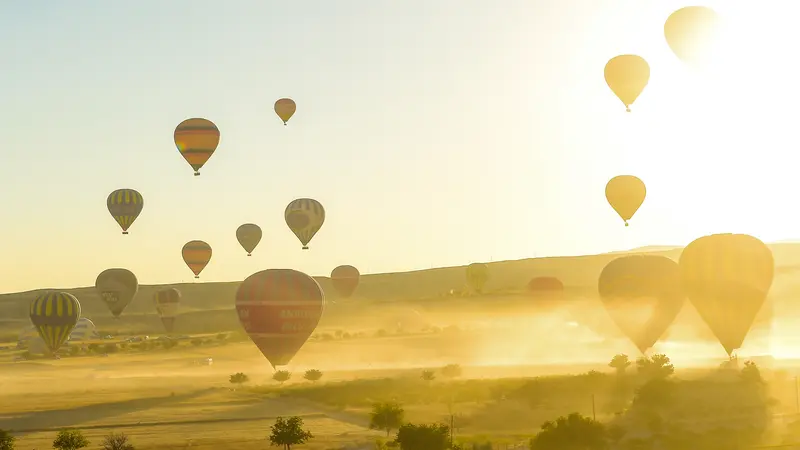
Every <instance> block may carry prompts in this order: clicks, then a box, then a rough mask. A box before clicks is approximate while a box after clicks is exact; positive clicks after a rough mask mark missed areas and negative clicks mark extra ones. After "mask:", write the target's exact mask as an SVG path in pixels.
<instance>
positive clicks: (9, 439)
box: [0, 430, 17, 450]
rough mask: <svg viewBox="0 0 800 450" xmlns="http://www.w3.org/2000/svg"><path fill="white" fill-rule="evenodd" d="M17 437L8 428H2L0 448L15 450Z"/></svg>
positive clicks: (2, 449)
mask: <svg viewBox="0 0 800 450" xmlns="http://www.w3.org/2000/svg"><path fill="white" fill-rule="evenodd" d="M16 440H17V438H15V437H14V436H12V435H11V433H9V432H8V431H6V430H0V450H14V441H16Z"/></svg>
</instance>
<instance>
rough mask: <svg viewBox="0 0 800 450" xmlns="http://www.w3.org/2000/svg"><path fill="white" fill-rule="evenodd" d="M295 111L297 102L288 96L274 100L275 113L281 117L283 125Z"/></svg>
mask: <svg viewBox="0 0 800 450" xmlns="http://www.w3.org/2000/svg"><path fill="white" fill-rule="evenodd" d="M295 111H297V104H296V103H295V102H294V100H292V99H290V98H282V99H280V100H278V101H277V102H275V114H277V115H278V117H280V118H281V120H282V121H283V124H284V125H286V122H288V121H289V119H291V118H292V116H293V115H294V113H295Z"/></svg>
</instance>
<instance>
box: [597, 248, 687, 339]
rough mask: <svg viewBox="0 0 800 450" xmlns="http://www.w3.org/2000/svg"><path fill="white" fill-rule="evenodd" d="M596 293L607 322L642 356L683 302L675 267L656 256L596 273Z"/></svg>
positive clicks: (623, 261) (613, 264) (632, 259)
mask: <svg viewBox="0 0 800 450" xmlns="http://www.w3.org/2000/svg"><path fill="white" fill-rule="evenodd" d="M597 290H598V293H599V294H600V299H601V300H602V301H603V305H604V306H605V307H606V310H607V311H608V313H609V315H610V316H611V318H612V319H613V320H614V322H615V323H616V324H617V326H619V328H620V330H622V332H623V333H625V335H626V336H628V338H629V339H630V340H631V341H632V342H633V343H634V344H635V345H636V347H637V348H638V349H639V351H641V352H642V353H644V352H645V351H647V349H648V348H650V347H652V346H653V345H654V344H655V343H656V341H658V339H659V338H660V337H661V336H662V335H663V334H664V332H665V331H667V328H669V326H670V325H671V324H672V322H673V321H675V317H676V316H677V315H678V313H679V312H680V310H681V308H682V307H683V304H684V302H685V295H684V292H683V289H682V288H681V274H680V268H679V267H678V263H676V262H675V261H673V260H671V259H669V258H667V257H666V256H659V255H629V256H623V257H620V258H617V259H614V260H613V261H611V262H610V263H608V264H607V265H606V266H605V268H603V271H602V272H601V273H600V278H599V279H598V282H597Z"/></svg>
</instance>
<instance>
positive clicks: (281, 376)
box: [272, 370, 292, 384]
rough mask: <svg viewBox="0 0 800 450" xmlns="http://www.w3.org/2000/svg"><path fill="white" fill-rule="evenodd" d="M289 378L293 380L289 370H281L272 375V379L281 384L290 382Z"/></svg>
mask: <svg viewBox="0 0 800 450" xmlns="http://www.w3.org/2000/svg"><path fill="white" fill-rule="evenodd" d="M289 378H292V374H291V372H289V371H288V370H279V371H277V372H275V373H274V374H272V379H273V380H275V381H277V382H278V383H280V384H283V383H285V382H287V381H289Z"/></svg>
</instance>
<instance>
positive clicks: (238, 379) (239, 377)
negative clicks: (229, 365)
mask: <svg viewBox="0 0 800 450" xmlns="http://www.w3.org/2000/svg"><path fill="white" fill-rule="evenodd" d="M228 381H229V382H230V383H231V384H235V385H237V386H241V385H242V384H244V383H247V382H248V381H250V377H248V376H247V375H246V374H244V373H242V372H237V373H235V374H233V375H231V378H230V379H229V380H228Z"/></svg>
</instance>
